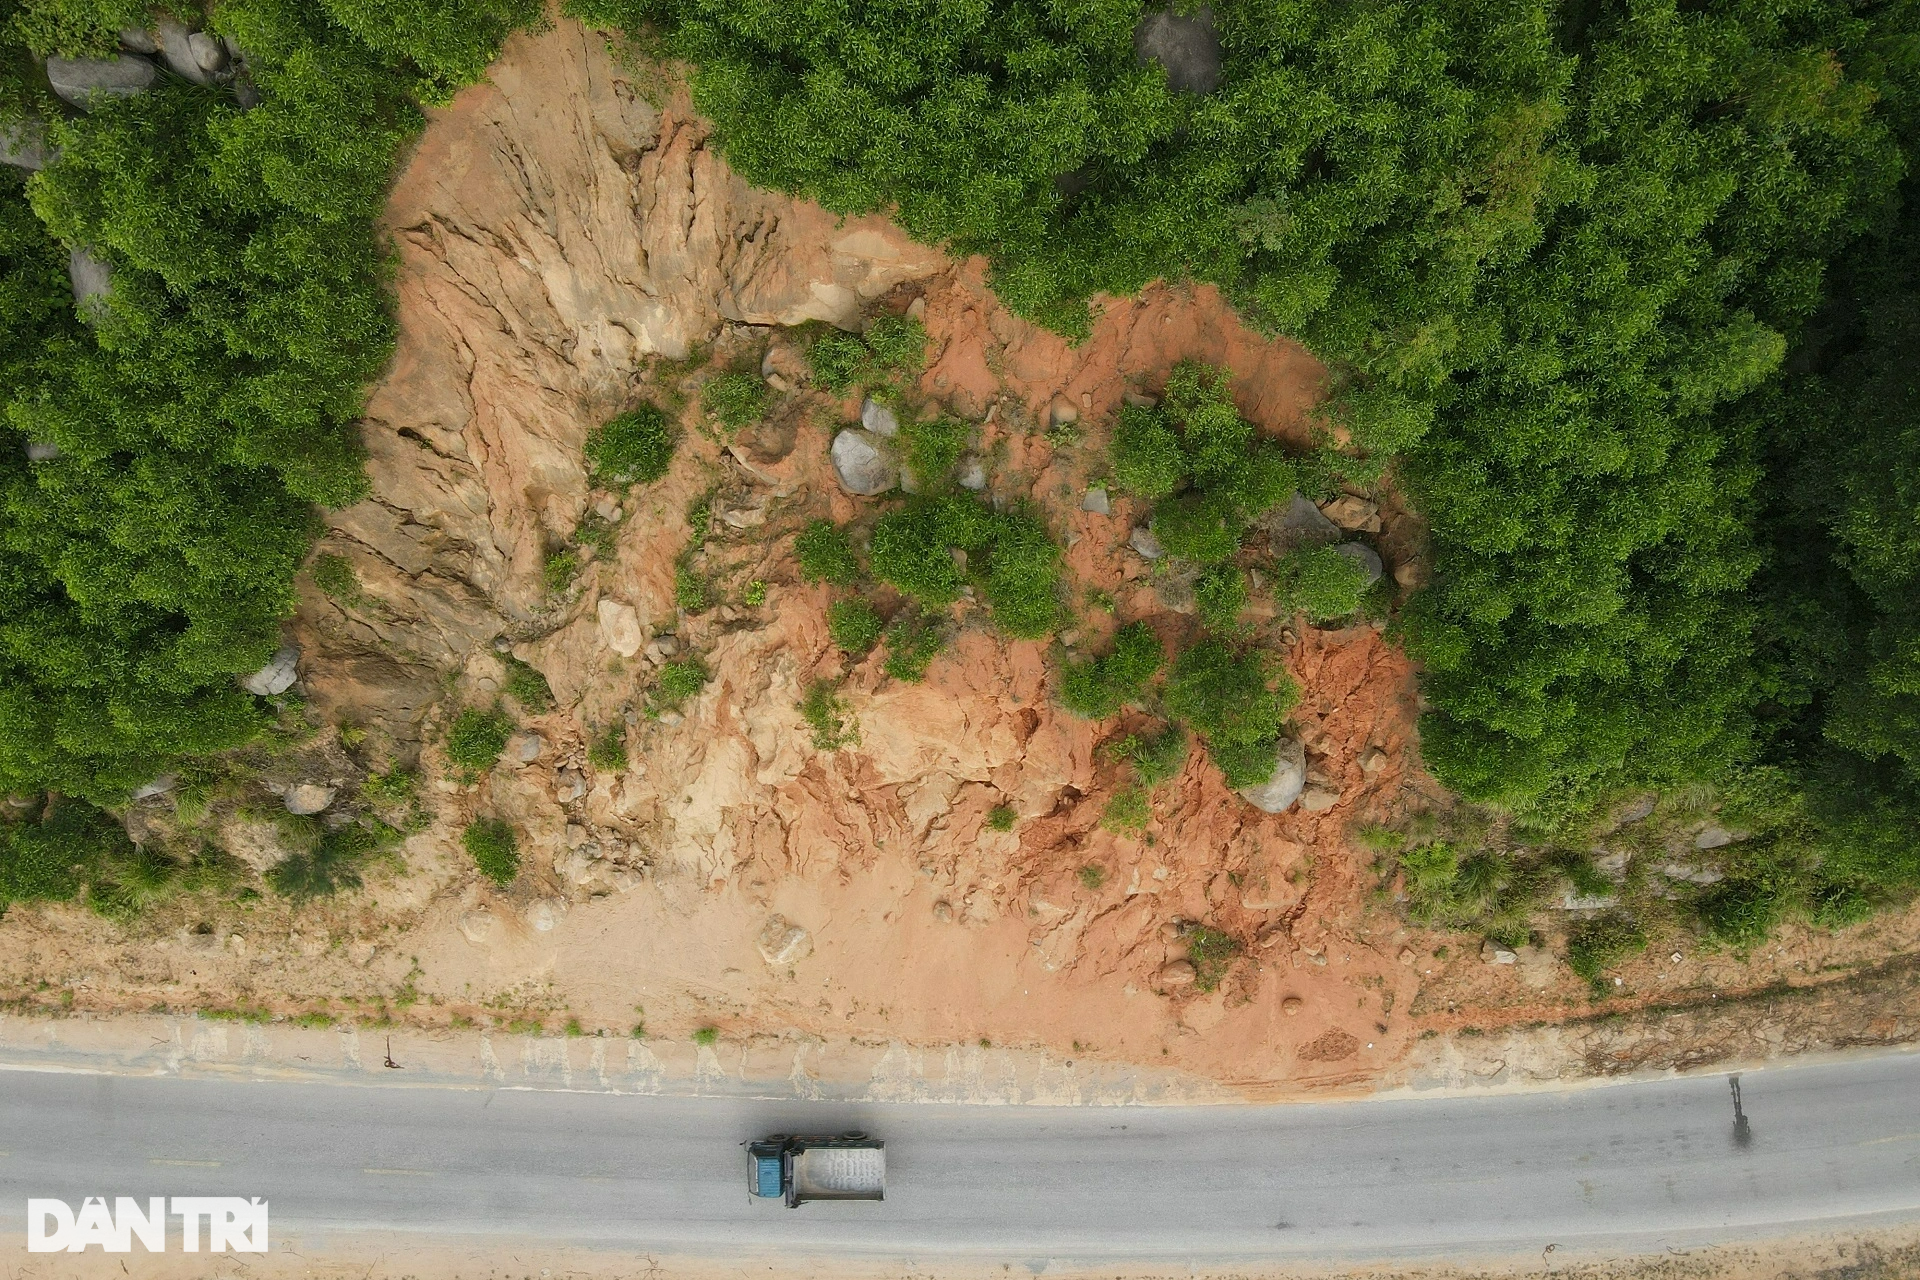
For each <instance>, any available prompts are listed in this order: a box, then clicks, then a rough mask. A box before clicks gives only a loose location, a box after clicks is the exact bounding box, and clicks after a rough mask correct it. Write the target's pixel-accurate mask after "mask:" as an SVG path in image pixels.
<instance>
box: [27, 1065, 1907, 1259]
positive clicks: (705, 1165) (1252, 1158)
mask: <svg viewBox="0 0 1920 1280" xmlns="http://www.w3.org/2000/svg"><path fill="white" fill-rule="evenodd" d="M1740 1084H1741V1090H1742V1094H1743V1103H1744V1111H1745V1115H1746V1116H1747V1118H1748V1124H1747V1128H1746V1131H1745V1134H1744V1136H1741V1135H1740V1134H1738V1133H1737V1132H1736V1121H1735V1114H1734V1106H1733V1097H1732V1092H1731V1089H1730V1086H1729V1082H1728V1079H1727V1078H1726V1077H1724V1076H1713V1077H1702V1078H1691V1079H1683V1080H1662V1081H1656V1082H1645V1083H1632V1084H1621V1085H1613V1086H1607V1087H1599V1088H1584V1089H1574V1090H1568V1091H1565V1092H1554V1093H1522V1094H1504V1095H1498V1096H1488V1097H1470V1098H1469V1097H1453V1098H1421V1099H1406V1100H1378V1101H1366V1102H1348V1103H1329V1104H1317V1105H1295V1106H1272V1107H1192V1108H1144V1107H1143V1108H1126V1109H1109V1108H1077V1109H1064V1108H1063V1109H1054V1108H1042V1107H1006V1108H987V1107H948V1106H925V1105H919V1106H913V1105H907V1106H865V1107H847V1106H827V1105H808V1104H795V1103H754V1102H744V1101H735V1100H720V1099H698V1098H644V1097H609V1096H604V1095H585V1094H571V1093H557V1092H524V1091H508V1090H502V1091H493V1092H489V1091H464V1090H452V1089H427V1088H422V1089H406V1088H356V1087H352V1086H342V1085H325V1084H318V1085H308V1084H278V1083H241V1082H225V1081H205V1080H198V1081H187V1080H177V1079H141V1078H127V1077H111V1076H82V1075H64V1074H42V1073H37V1072H0V1204H3V1205H4V1206H5V1207H4V1208H3V1209H0V1215H3V1216H4V1219H5V1220H10V1221H11V1222H12V1223H13V1224H15V1225H14V1226H12V1227H10V1228H9V1230H14V1231H18V1230H21V1229H22V1228H21V1227H20V1226H19V1225H18V1224H20V1223H22V1222H23V1221H24V1218H25V1208H26V1206H25V1200H26V1199H27V1198H28V1197H29V1196H58V1197H61V1198H64V1199H66V1200H68V1202H69V1203H72V1204H76V1205H77V1204H78V1203H79V1201H80V1199H81V1198H82V1197H84V1196H87V1195H107V1196H109V1197H111V1196H115V1195H131V1196H137V1197H146V1196H152V1195H241V1196H266V1197H268V1198H269V1200H270V1201H271V1205H272V1234H273V1237H274V1240H275V1241H276V1247H278V1242H279V1241H282V1240H285V1239H289V1238H296V1237H297V1238H300V1239H302V1240H305V1241H310V1242H320V1241H324V1239H325V1238H326V1237H327V1236H329V1235H331V1234H333V1233H343V1234H346V1233H355V1232H362V1231H400V1232H408V1233H416V1232H417V1233H422V1234H424V1235H429V1236H446V1235H461V1236H475V1235H488V1234H498V1235H503V1236H513V1237H521V1238H525V1237H536V1238H550V1239H553V1240H556V1241H564V1242H566V1243H570V1244H576V1245H591V1246H605V1247H618V1248H622V1249H648V1250H657V1251H661V1252H665V1253H715V1252H734V1251H742V1252H749V1251H750V1252H761V1251H764V1250H766V1249H767V1248H769V1247H779V1246H790V1247H795V1248H797V1249H800V1250H802V1251H804V1252H807V1253H811V1254H820V1253H827V1254H846V1255H882V1256H889V1257H897V1258H902V1259H909V1260H911V1259H913V1258H916V1257H919V1258H931V1257H933V1256H936V1255H956V1254H957V1255H988V1256H991V1257H994V1258H1003V1259H1006V1260H1009V1261H1011V1262H1016V1263H1027V1264H1029V1265H1032V1264H1034V1263H1036V1262H1037V1261H1038V1260H1040V1259H1053V1260H1056V1261H1070V1260H1081V1261H1095V1260H1107V1259H1120V1258H1127V1259H1135V1260H1158V1259H1181V1260H1192V1261H1196V1262H1197V1261H1206V1260H1213V1261H1229V1260H1246V1259H1259V1258H1268V1259H1285V1258H1297V1257H1303V1256H1312V1257H1337V1256H1350V1255H1355V1254H1365V1255H1379V1254H1407V1253H1425V1252H1450V1253H1464V1252H1481V1253H1485V1252H1519V1251H1528V1252H1533V1251H1537V1250H1540V1249H1543V1248H1544V1247H1545V1246H1546V1245H1547V1244H1555V1245H1557V1246H1559V1247H1560V1248H1561V1249H1565V1250H1568V1251H1570V1252H1571V1251H1576V1250H1578V1251H1588V1250H1592V1249H1595V1248H1612V1247H1625V1246H1626V1245H1628V1244H1633V1245H1637V1246H1641V1247H1645V1246H1648V1245H1654V1246H1658V1245H1661V1244H1667V1243H1676V1244H1677V1243H1698V1242H1702V1241H1705V1240H1710V1239H1738V1238H1752V1237H1755V1236H1762V1235H1779V1234H1787V1233H1790V1232H1795V1231H1799V1230H1804V1229H1844V1228H1846V1227H1848V1226H1852V1225H1858V1226H1865V1225H1869V1224H1872V1225H1885V1224H1888V1223H1892V1222H1906V1221H1914V1220H1920V1055H1897V1056H1885V1057H1875V1058H1870V1059H1865V1060H1856V1061H1851V1062H1835V1063H1823V1064H1818V1065H1810V1066H1799V1067H1785V1068H1776V1069H1772V1070H1768V1071H1764V1072H1750V1073H1748V1074H1746V1075H1745V1076H1743V1077H1742V1078H1741V1080H1740ZM847 1128H862V1129H866V1130H868V1131H869V1132H871V1133H873V1134H874V1135H875V1136H876V1137H880V1138H883V1139H885V1140H886V1143H887V1157H888V1174H889V1178H888V1193H887V1200H886V1202H885V1203H884V1204H816V1205H807V1206H803V1207H801V1208H800V1209H797V1210H789V1209H787V1208H785V1207H784V1206H782V1205H780V1204H778V1203H762V1202H750V1201H749V1199H748V1197H747V1194H746V1185H745V1184H746V1160H745V1156H744V1154H743V1153H742V1152H741V1151H740V1149H739V1148H738V1146H737V1145H736V1144H737V1143H738V1142H740V1141H741V1140H742V1139H745V1138H748V1137H754V1136H760V1135H763V1134H766V1133H770V1132H777V1131H788V1132H809V1131H812V1132H821V1131H824V1132H837V1131H839V1130H842V1129H847ZM16 1239H18V1237H16Z"/></svg>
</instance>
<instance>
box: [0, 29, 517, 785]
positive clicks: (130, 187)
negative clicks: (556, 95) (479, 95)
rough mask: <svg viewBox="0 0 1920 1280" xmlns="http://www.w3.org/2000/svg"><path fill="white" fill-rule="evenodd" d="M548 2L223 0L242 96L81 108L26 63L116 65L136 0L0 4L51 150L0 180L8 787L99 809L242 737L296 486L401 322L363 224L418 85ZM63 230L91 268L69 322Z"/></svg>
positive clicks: (341, 467)
mask: <svg viewBox="0 0 1920 1280" xmlns="http://www.w3.org/2000/svg"><path fill="white" fill-rule="evenodd" d="M175 8H176V10H178V9H179V7H178V6H175ZM181 12H182V13H183V16H190V17H193V18H194V19H195V22H196V23H198V21H200V17H199V16H198V15H195V14H193V13H192V11H191V10H182V11H181ZM542 12H543V7H542V6H541V5H540V4H539V3H538V0H463V2H462V3H459V4H452V5H449V4H443V3H436V2H434V0H315V2H311V3H309V2H293V0H226V2H225V3H221V4H219V5H217V6H216V7H214V8H213V9H212V10H211V11H210V12H209V13H208V14H206V15H205V20H206V22H207V23H208V25H209V28H210V29H211V30H213V31H215V32H218V33H219V34H221V35H224V36H226V37H228V38H229V39H230V40H231V41H232V43H233V45H234V46H236V47H237V48H238V49H239V50H240V51H241V54H242V56H243V58H244V62H243V64H242V65H243V72H242V74H243V76H244V78H245V80H246V81H247V83H248V84H249V86H250V88H251V90H252V91H253V93H255V94H257V99H258V101H257V105H254V106H252V108H251V109H243V107H242V103H241V100H240V98H239V97H238V96H237V94H236V92H235V91H234V89H233V88H232V87H231V86H223V85H218V84H215V85H198V84H194V83H191V82H190V81H188V80H186V79H183V78H180V77H177V76H172V75H168V74H164V73H163V74H162V75H161V77H160V78H159V79H158V81H156V83H155V84H154V86H153V88H152V89H151V90H149V91H148V92H145V93H141V94H138V95H135V96H132V97H128V98H123V99H118V100H100V99H97V100H96V101H95V103H94V105H93V107H92V109H91V110H89V111H85V112H82V111H77V110H73V109H71V108H69V107H67V106H66V105H64V104H62V103H60V102H58V101H56V100H55V99H54V97H53V96H52V95H51V93H50V92H49V91H48V85H47V82H46V79H45V76H44V73H43V72H42V71H41V69H40V68H41V63H40V61H39V59H41V58H44V57H45V56H46V55H49V54H62V55H68V54H71V55H88V54H94V55H98V54H104V53H110V52H111V51H112V50H113V48H114V46H115V44H116V33H117V32H118V31H119V30H120V29H122V28H126V27H136V28H137V27H143V26H146V25H147V24H148V23H149V22H150V21H151V17H152V15H151V14H150V13H149V12H148V6H147V5H145V4H143V3H133V2H131V0H0V128H5V127H8V126H17V125H19V124H20V123H21V122H22V121H25V120H38V121H41V122H43V123H44V127H45V131H46V135H47V140H48V142H49V143H51V144H52V145H53V146H54V147H57V148H58V152H59V155H58V160H57V162H56V163H53V164H51V165H49V166H48V167H47V168H46V169H45V170H44V171H43V172H40V173H37V174H34V175H32V176H31V177H29V176H28V175H27V174H25V173H24V172H23V171H21V170H19V169H15V168H0V397H4V411H3V412H0V791H25V792H32V791H40V790H53V791H58V792H62V793H66V794H69V795H75V796H82V797H87V798H90V799H93V800H97V801H112V800H116V799H120V798H124V796H125V795H126V794H127V792H128V791H129V789H130V788H132V787H135V786H137V785H140V784H142V783H145V782H147V781H148V780H150V779H151V778H153V777H154V775H155V774H156V773H158V772H159V771H161V770H162V769H164V768H166V767H167V766H168V765H169V764H170V763H172V762H173V761H174V760H176V759H178V758H179V757H181V756H184V755H194V754H200V753H205V752H210V751H215V750H219V749H222V748H226V747H230V746H233V745H235V744H238V743H240V742H242V741H245V740H247V739H248V738H249V737H251V736H252V735H253V734H254V733H255V732H257V730H258V728H259V726H260V724H261V723H262V717H263V714H264V713H263V709H262V708H261V707H260V706H259V705H258V704H257V703H256V701H255V700H254V699H253V698H252V697H251V696H250V695H248V694H246V693H244V692H242V691H241V689H240V688H239V687H238V683H237V680H236V677H237V676H239V675H240V674H242V673H246V672H250V671H253V670H255V669H256V668H258V667H259V666H260V665H261V664H262V663H263V662H264V661H265V660H266V659H267V658H268V657H269V656H270V655H271V654H272V653H273V651H274V648H275V646H276V644H277V639H278V633H279V627H280V624H281V622H282V621H283V620H284V619H285V618H286V617H287V616H288V614H289V613H290V612H291V610H292V605H293V591H292V579H293V575H294V572H295V570H296V569H297V568H298V566H299V564H300V563H301V561H302V560H303V559H304V557H305V556H306V554H307V551H308V548H309V546H310V544H311V542H312V539H313V536H314V534H315V532H316V528H317V522H316V519H315V516H314V511H315V506H316V504H322V505H339V504H343V503H347V502H351V501H354V500H355V499H356V498H357V497H358V496H359V495H360V494H361V493H362V492H363V491H364V488H365V480H364V478H363V476H362V473H361V466H360V448H359V442H358V439H357V433H356V426H355V418H356V415H357V413H358V410H359V406H360V402H361V397H362V396H363V394H364V391H365V387H366V385H367V383H368V382H369V381H370V380H371V379H372V378H373V377H374V376H375V375H376V374H377V373H378V371H379V370H380V368H381V366H382V364H383V363H384V362H385V360H386V358H387V354H388V352H389V350H390V348H391V344H392V340H393V322H392V317H391V314H390V311H391V307H390V303H389V300H388V298H387V296H386V293H385V289H384V285H385V281H384V269H385V268H384V250H383V248H382V246H381V245H380V244H379V243H378V242H377V240H376V238H375V235H374V232H373V219H374V218H375V216H376V215H377V214H378V212H379V209H380V204H381V201H382V200H383V199H384V197H385V193H386V188H387V185H388V182H389V178H390V173H391V170H392V167H393V163H394V157H395V155H396V154H397V152H398V149H399V148H400V147H401V146H402V145H403V144H404V143H405V142H406V141H407V140H408V139H409V138H411V137H412V136H413V135H414V134H415V132H416V131H417V130H418V129H419V127H420V124H421V116H420V112H419V110H418V108H417V107H416V106H415V100H416V99H417V98H438V97H442V96H444V95H445V94H446V93H448V92H450V91H451V89H453V88H454V87H457V86H458V85H460V84H462V83H466V82H468V81H471V80H473V79H475V78H477V77H478V76H479V75H480V74H481V72H482V71H483V70H484V69H485V67H486V65H487V63H488V62H489V61H490V60H491V59H492V58H493V56H494V54H495V53H496V51H497V46H498V42H499V40H500V39H502V38H503V37H504V35H505V33H506V32H507V31H508V30H510V29H511V28H512V27H513V26H515V25H519V24H525V23H529V22H534V21H537V20H538V19H539V18H540V17H541V14H542ZM73 248H78V249H83V250H85V251H86V252H87V253H88V254H90V255H91V256H92V257H93V258H94V259H96V260H98V261H100V262H102V263H104V264H106V265H107V267H109V268H110V270H111V272H112V286H111V290H110V292H109V294H108V295H107V297H106V298H105V299H96V300H94V302H93V303H91V304H90V305H89V307H88V314H86V315H84V316H82V315H81V314H79V312H78V310H77V309H76V306H75V303H74V297H73V293H72V290H71V288H70V286H69V283H68V278H67V275H68V252H69V249H73ZM30 444H31V445H33V446H35V448H34V449H33V450H32V451H31V454H32V456H30V451H29V448H28V446H29V445H30Z"/></svg>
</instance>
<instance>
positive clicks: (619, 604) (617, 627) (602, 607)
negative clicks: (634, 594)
mask: <svg viewBox="0 0 1920 1280" xmlns="http://www.w3.org/2000/svg"><path fill="white" fill-rule="evenodd" d="M594 613H595V616H596V618H597V619H598V621H599V623H600V639H601V641H602V642H603V643H604V644H605V645H606V646H607V648H609V649H611V650H613V651H614V652H615V653H617V654H619V655H620V656H621V657H623V658H631V657H632V656H633V655H634V654H636V653H638V652H640V647H641V646H642V645H644V644H646V642H647V631H646V628H645V627H643V626H641V625H640V612H639V610H637V609H635V608H634V607H633V606H632V605H630V604H628V603H627V602H626V601H624V600H612V599H608V598H607V597H604V596H603V597H601V599H600V603H599V604H597V605H595V606H594Z"/></svg>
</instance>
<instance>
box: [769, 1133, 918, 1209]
mask: <svg viewBox="0 0 1920 1280" xmlns="http://www.w3.org/2000/svg"><path fill="white" fill-rule="evenodd" d="M746 1148H747V1190H748V1191H749V1192H751V1193H752V1194H754V1195H755V1196H758V1197H760V1198H761V1199H763V1200H773V1199H777V1198H779V1197H780V1196H785V1197H786V1198H787V1208H789V1209H797V1208H799V1207H800V1206H801V1205H803V1204H805V1203H806V1202H807V1201H809V1200H885V1199H886V1198H887V1144H886V1143H884V1142H878V1141H875V1140H874V1139H872V1138H869V1137H868V1136H867V1135H866V1134H864V1133H843V1134H841V1135H840V1136H838V1137H835V1138H806V1137H799V1136H796V1135H794V1134H787V1133H776V1134H774V1135H773V1136H772V1137H768V1138H762V1139H760V1140H759V1141H758V1142H749V1143H747V1144H746Z"/></svg>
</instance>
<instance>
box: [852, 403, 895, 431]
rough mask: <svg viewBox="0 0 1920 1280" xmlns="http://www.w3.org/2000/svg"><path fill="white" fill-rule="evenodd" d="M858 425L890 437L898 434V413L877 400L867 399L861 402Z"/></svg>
mask: <svg viewBox="0 0 1920 1280" xmlns="http://www.w3.org/2000/svg"><path fill="white" fill-rule="evenodd" d="M860 425H861V426H862V427H864V428H866V429H867V430H868V431H871V432H873V434H875V435H877V436H887V437H889V438H891V437H893V436H897V435H899V434H900V419H899V417H898V415H896V414H895V413H894V411H893V410H892V409H889V408H888V407H887V406H886V405H883V404H881V403H880V402H879V401H878V400H873V399H868V400H867V401H865V402H864V403H862V404H861V406H860Z"/></svg>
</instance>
